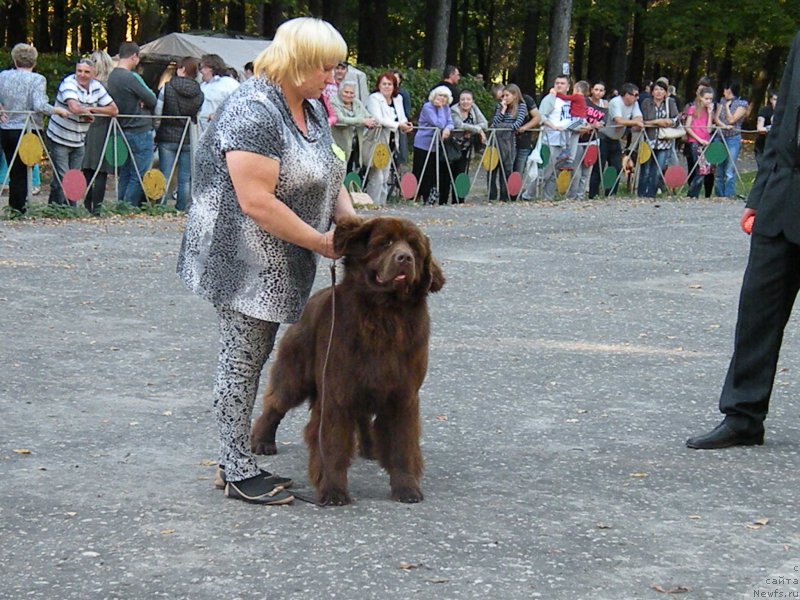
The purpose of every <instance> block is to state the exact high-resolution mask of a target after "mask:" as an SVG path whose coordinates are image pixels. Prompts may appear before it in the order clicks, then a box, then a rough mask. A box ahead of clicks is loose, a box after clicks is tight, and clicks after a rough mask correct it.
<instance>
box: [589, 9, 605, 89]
mask: <svg viewBox="0 0 800 600" xmlns="http://www.w3.org/2000/svg"><path fill="white" fill-rule="evenodd" d="M607 51H608V49H607V48H606V34H605V29H604V28H603V27H602V26H600V25H594V26H593V27H592V28H591V29H590V30H589V56H588V57H587V61H586V63H587V65H586V74H587V77H589V79H590V80H591V81H593V82H596V81H604V82H607V83H609V86H610V82H609V78H608V74H609V69H608V60H606V56H607ZM609 91H610V90H609Z"/></svg>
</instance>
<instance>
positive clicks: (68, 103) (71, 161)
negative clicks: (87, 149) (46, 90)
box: [47, 58, 119, 204]
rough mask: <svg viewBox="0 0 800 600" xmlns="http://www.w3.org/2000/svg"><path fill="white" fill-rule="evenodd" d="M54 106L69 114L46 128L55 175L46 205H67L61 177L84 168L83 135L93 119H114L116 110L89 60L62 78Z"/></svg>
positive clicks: (81, 62) (52, 118) (51, 120)
mask: <svg viewBox="0 0 800 600" xmlns="http://www.w3.org/2000/svg"><path fill="white" fill-rule="evenodd" d="M55 105H56V106H57V107H59V108H64V109H66V110H68V111H69V113H70V116H69V117H67V118H64V117H60V116H58V115H53V116H52V117H50V122H49V123H48V125H47V149H48V151H49V153H50V163H51V164H52V166H53V171H54V172H55V173H54V177H53V179H52V181H51V182H50V198H49V200H48V203H49V204H66V203H67V199H66V198H65V197H64V190H63V187H62V184H61V183H62V181H63V180H64V173H66V172H67V171H69V170H70V169H80V168H81V166H82V165H83V154H84V147H83V145H84V142H85V140H86V132H87V131H89V127H90V126H91V123H92V121H94V119H95V115H104V116H105V117H116V116H117V113H119V110H118V109H117V105H116V104H114V100H113V99H112V98H111V96H110V95H109V94H108V92H107V91H106V88H105V87H103V84H102V83H100V82H99V81H97V79H95V66H94V61H93V60H92V59H91V58H81V59H80V60H79V61H78V63H77V64H76V65H75V73H73V74H72V75H67V76H66V77H65V78H64V80H63V81H62V82H61V85H59V86H58V93H57V94H56V102H55Z"/></svg>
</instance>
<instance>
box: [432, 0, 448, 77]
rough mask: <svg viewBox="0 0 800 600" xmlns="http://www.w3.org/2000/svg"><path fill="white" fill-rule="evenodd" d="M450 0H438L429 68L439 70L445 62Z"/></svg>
mask: <svg viewBox="0 0 800 600" xmlns="http://www.w3.org/2000/svg"><path fill="white" fill-rule="evenodd" d="M451 6H452V0H438V1H437V3H436V21H435V23H434V30H433V47H432V49H431V69H434V70H441V69H444V67H445V65H446V64H447V32H448V30H449V28H450V9H451Z"/></svg>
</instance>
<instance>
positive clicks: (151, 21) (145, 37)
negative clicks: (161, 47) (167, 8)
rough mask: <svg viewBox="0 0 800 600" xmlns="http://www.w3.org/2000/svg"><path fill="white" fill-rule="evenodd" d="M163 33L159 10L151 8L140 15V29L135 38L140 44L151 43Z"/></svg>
mask: <svg viewBox="0 0 800 600" xmlns="http://www.w3.org/2000/svg"><path fill="white" fill-rule="evenodd" d="M160 31H161V15H160V14H159V11H158V8H157V7H155V6H149V7H148V8H147V9H145V10H143V11H142V12H141V13H140V14H139V27H138V28H137V31H136V37H135V38H133V39H134V40H136V42H138V43H139V44H146V43H147V42H151V41H153V40H154V39H156V38H157V37H158V36H159V32H160Z"/></svg>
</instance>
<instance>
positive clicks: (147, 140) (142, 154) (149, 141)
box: [117, 129, 153, 207]
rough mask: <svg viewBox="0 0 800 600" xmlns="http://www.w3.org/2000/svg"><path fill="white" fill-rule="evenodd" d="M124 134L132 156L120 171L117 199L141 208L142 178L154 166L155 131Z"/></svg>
mask: <svg viewBox="0 0 800 600" xmlns="http://www.w3.org/2000/svg"><path fill="white" fill-rule="evenodd" d="M123 133H124V134H125V139H126V140H128V144H129V145H130V150H131V154H130V156H128V160H126V161H125V164H124V165H122V166H121V167H120V169H119V192H118V194H117V198H118V200H119V201H120V202H127V203H128V204H131V205H133V206H136V207H138V206H141V204H142V200H144V190H143V189H142V181H141V178H142V177H143V176H144V174H145V173H146V172H147V171H148V170H149V169H150V166H151V165H152V164H153V130H152V129H148V130H147V131H126V132H123ZM134 162H135V167H134ZM137 169H138V171H139V173H138V174H137V173H136V171H137Z"/></svg>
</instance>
